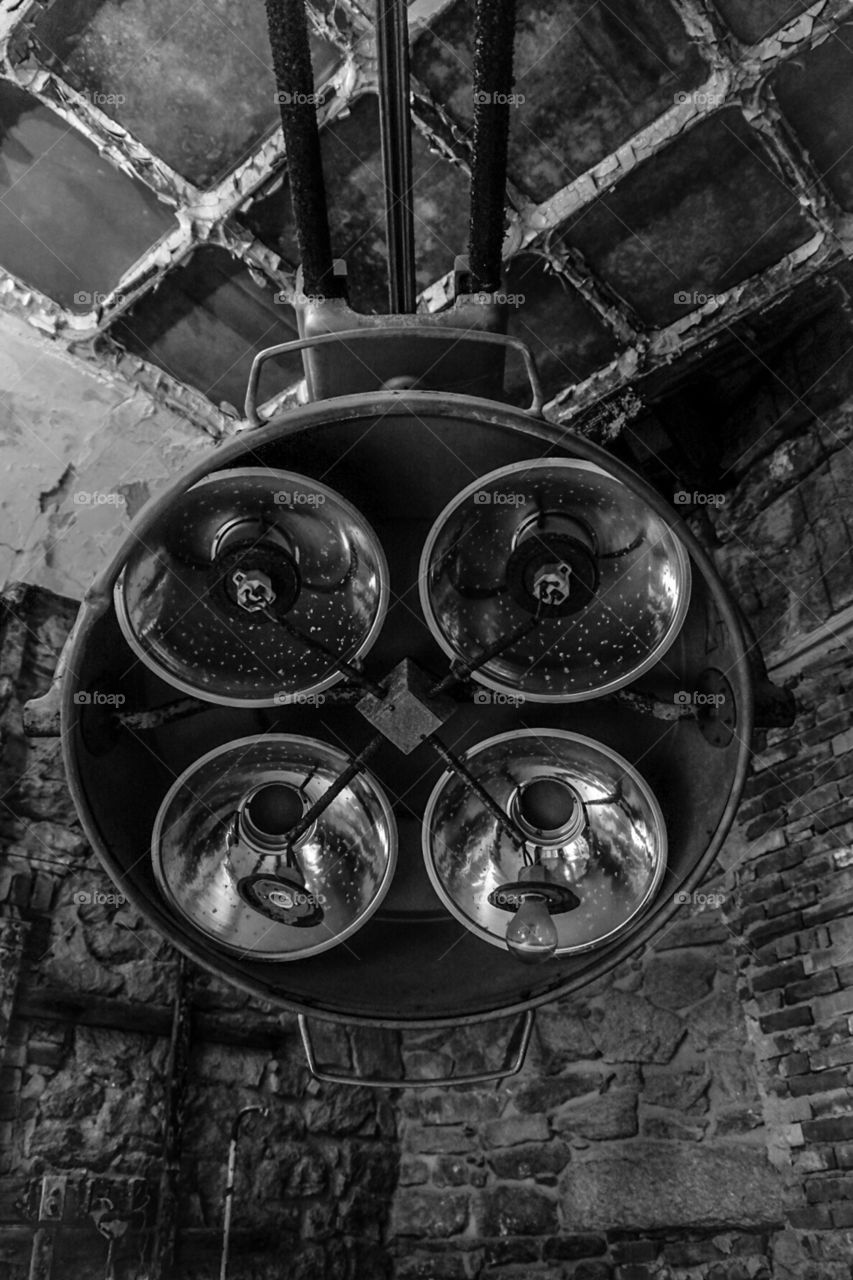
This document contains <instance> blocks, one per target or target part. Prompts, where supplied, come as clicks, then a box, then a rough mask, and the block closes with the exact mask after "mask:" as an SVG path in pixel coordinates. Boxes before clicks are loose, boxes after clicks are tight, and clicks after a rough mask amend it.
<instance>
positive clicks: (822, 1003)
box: [812, 991, 853, 1022]
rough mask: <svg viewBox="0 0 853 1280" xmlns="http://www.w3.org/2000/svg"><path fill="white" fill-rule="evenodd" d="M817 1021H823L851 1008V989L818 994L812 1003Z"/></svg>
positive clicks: (847, 1011)
mask: <svg viewBox="0 0 853 1280" xmlns="http://www.w3.org/2000/svg"><path fill="white" fill-rule="evenodd" d="M812 1008H813V1009H814V1015H815V1018H816V1019H817V1021H819V1022H824V1021H826V1019H827V1018H834V1017H836V1016H837V1015H838V1014H839V1013H850V1012H851V1010H853V991H835V992H833V993H832V995H828V996H818V997H817V998H816V999H815V1001H814V1002H813V1004H812Z"/></svg>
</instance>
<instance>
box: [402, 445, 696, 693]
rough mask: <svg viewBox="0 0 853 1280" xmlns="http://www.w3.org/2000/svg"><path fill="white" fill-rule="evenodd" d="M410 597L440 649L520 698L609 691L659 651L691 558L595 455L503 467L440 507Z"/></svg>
mask: <svg viewBox="0 0 853 1280" xmlns="http://www.w3.org/2000/svg"><path fill="white" fill-rule="evenodd" d="M420 595H421V605H422V608H423V611H424V615H425V617H426V620H427V623H428V625H429V628H430V630H431V631H432V633H433V635H434V636H435V638H436V640H437V641H438V643H439V644H440V645H441V647H442V649H443V650H444V651H445V653H446V654H448V656H450V657H452V658H454V659H455V660H457V661H462V662H467V661H473V660H474V659H475V658H476V657H477V655H478V654H481V653H483V652H484V651H485V650H489V649H492V648H493V647H494V646H496V645H498V644H499V643H500V642H501V641H502V640H504V639H506V638H507V637H512V636H513V635H515V634H516V633H518V634H519V638H518V639H517V640H516V641H515V642H514V643H513V644H511V645H510V646H509V647H508V648H506V649H504V650H503V651H502V652H500V653H499V654H498V655H497V656H495V657H493V658H491V659H490V660H489V661H488V662H487V663H485V664H484V665H483V666H481V667H480V668H479V669H478V670H476V671H475V672H474V679H475V680H478V681H479V682H480V683H481V684H484V685H486V686H487V687H489V688H491V689H496V690H499V691H501V692H506V693H514V694H520V695H522V696H523V697H524V698H525V699H527V700H528V701H531V702H551V701H559V702H573V701H580V700H581V699H585V698H592V697H597V696H600V695H602V694H605V693H610V692H612V691H613V690H615V689H620V688H622V687H623V686H624V685H626V684H628V683H630V681H632V680H635V679H637V678H638V677H639V676H640V675H642V674H643V673H644V672H645V671H647V670H648V669H649V668H650V667H652V666H654V665H655V664H656V663H657V662H659V661H660V659H661V658H662V657H663V656H664V654H665V653H666V651H667V650H668V649H669V647H670V645H671V644H672V643H673V641H674V640H675V638H676V636H677V635H678V632H679V630H680V628H681V625H682V623H683V621H684V618H685V615H686V613H687V608H688V605H689V602H690V561H689V558H688V555H687V553H686V551H685V550H684V548H683V547H682V545H681V542H680V540H679V539H678V538H677V537H676V536H675V534H674V533H673V531H672V530H671V529H670V527H669V525H668V524H667V523H666V521H665V520H664V519H663V517H662V516H661V515H659V514H658V513H657V512H656V511H655V510H653V508H652V507H651V506H649V505H648V504H647V503H646V502H644V500H643V498H642V496H641V495H639V494H637V493H635V492H633V491H632V490H631V489H629V487H628V486H627V485H626V484H624V483H623V482H622V481H621V480H619V479H617V478H616V477H615V476H612V475H609V474H608V473H607V472H605V471H603V470H602V469H601V468H600V467H598V466H596V465H595V464H594V463H590V462H583V461H576V460H574V459H568V458H542V459H534V460H532V461H528V462H519V463H514V464H512V465H510V466H505V467H500V468H499V469H498V470H497V471H492V472H490V473H489V474H488V475H485V476H483V477H482V478H481V479H479V480H476V481H474V482H473V483H472V484H470V485H468V487H467V488H466V489H463V490H462V492H461V493H459V494H457V496H456V497H455V498H454V499H453V500H452V501H451V502H450V503H448V505H447V506H446V507H445V508H444V510H443V511H442V513H441V515H440V516H439V517H438V519H437V520H436V522H435V524H434V525H433V527H432V530H431V531H430V534H429V537H428V538H427V541H426V544H425V546H424V550H423V555H422V557H421V566H420Z"/></svg>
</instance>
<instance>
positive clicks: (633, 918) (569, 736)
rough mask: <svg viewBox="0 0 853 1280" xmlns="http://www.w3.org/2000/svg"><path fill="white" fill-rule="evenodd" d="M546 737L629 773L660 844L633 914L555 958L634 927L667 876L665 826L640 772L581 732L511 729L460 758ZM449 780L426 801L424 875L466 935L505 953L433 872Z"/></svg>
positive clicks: (602, 942)
mask: <svg viewBox="0 0 853 1280" xmlns="http://www.w3.org/2000/svg"><path fill="white" fill-rule="evenodd" d="M546 734H547V736H548V737H550V738H562V739H563V740H568V741H571V742H582V743H583V744H584V746H589V747H594V748H595V750H596V751H600V752H601V754H602V755H605V756H608V757H609V759H611V760H613V761H614V762H615V763H617V764H618V765H619V766H620V768H623V769H624V771H625V772H626V773H627V774H629V776H630V777H631V778H632V779H633V781H634V782H635V783H636V784H637V786H638V788H639V790H640V791H641V793H642V794H643V796H644V797H645V799H646V801H647V803H648V804H649V807H650V809H651V811H652V814H653V817H654V820H655V824H656V827H657V831H658V834H659V837H660V843H661V850H660V858H659V860H658V864H657V866H656V868H655V872H654V875H653V877H652V879H651V881H650V883H649V886H648V888H647V889H646V892H645V894H644V895H643V898H642V900H641V902H640V903H639V905H638V906H637V907H635V909H634V911H633V913H632V914H631V915H630V916H629V917H628V919H627V920H623V922H622V924H620V925H617V926H616V928H615V929H611V931H610V933H607V934H605V935H604V937H603V938H598V939H597V940H596V941H595V942H584V943H581V944H580V945H578V946H574V947H558V948H557V950H556V951H555V952H554V954H555V956H557V957H562V956H574V955H580V954H582V953H583V952H587V951H594V950H597V949H598V948H599V947H603V946H607V945H608V943H610V942H616V941H617V940H618V939H619V938H621V937H622V936H623V935H624V934H626V933H627V932H628V930H629V929H630V928H631V926H632V925H634V924H635V923H636V922H637V920H638V919H640V918H641V917H642V915H643V914H644V912H645V911H646V908H647V907H648V906H649V905H650V904H651V902H652V901H653V899H654V897H655V896H656V894H657V891H658V889H659V888H660V883H661V880H663V877H664V875H665V874H666V868H667V831H666V823H665V822H664V817H663V812H662V810H661V807H660V804H659V803H658V798H657V796H656V795H655V793H654V792H653V791H652V789H651V787H650V786H649V784H648V783H647V782H646V780H645V778H644V777H643V775H642V774H641V773H640V772H639V770H638V769H636V768H635V766H634V765H632V764H631V762H630V760H626V759H625V757H624V756H621V755H620V754H619V752H618V751H614V750H613V748H612V747H608V746H607V745H606V744H605V743H603V742H597V741H596V739H595V738H588V737H586V735H585V734H582V733H572V732H571V730H569V729H518V730H516V729H510V730H508V731H507V732H506V733H497V734H494V735H493V736H492V737H491V738H484V739H483V741H482V742H478V743H476V745H475V746H473V747H472V748H471V749H470V751H467V752H466V753H465V756H464V757H463V759H464V760H465V761H466V762H467V761H469V760H471V759H472V758H473V757H475V756H477V755H479V753H480V752H481V751H485V750H486V748H487V747H492V746H495V745H496V744H497V743H499V742H509V741H510V740H517V739H519V738H539V737H542V736H543V735H546ZM452 777H454V773H453V770H452V769H445V771H444V773H443V774H442V775H441V777H440V778H439V779H438V781H437V782H436V784H435V786H434V787H433V789H432V792H431V793H430V797H429V800H428V801H427V804H426V808H425V810H424V819H423V828H422V831H421V848H422V851H423V856H424V863H425V865H426V870H427V875H428V876H429V878H430V883H431V884H432V887H433V888H434V889H435V891H436V893H437V894H438V896H439V898H441V901H442V902H443V903H444V905H445V906H446V907H447V909H448V911H449V912H450V913H451V915H452V916H454V917H455V918H456V919H457V920H458V921H459V923H460V924H461V925H463V927H464V928H466V929H467V930H468V932H469V933H473V934H474V935H475V936H476V937H478V938H480V939H481V940H482V941H483V942H488V943H490V944H491V946H493V947H498V948H500V950H502V951H505V950H506V943H505V942H504V941H503V940H502V939H501V938H497V937H495V935H494V934H493V933H491V932H490V931H489V930H488V929H484V928H482V926H481V925H478V924H477V923H476V921H473V920H472V919H471V918H470V916H466V915H465V913H464V912H463V911H462V910H461V909H460V908H459V907H458V906H457V904H456V903H455V902H454V900H453V898H451V897H450V895H449V894H448V893H447V891H446V889H445V887H444V885H443V883H442V881H441V880H440V879H439V876H438V872H437V871H436V868H435V863H434V859H433V858H432V854H431V849H430V843H431V841H430V833H431V830H432V817H433V814H434V812H435V806H436V804H437V803H438V800H439V796H440V794H441V791H442V789H443V787H444V785H445V783H446V782H447V780H448V779H449V778H452Z"/></svg>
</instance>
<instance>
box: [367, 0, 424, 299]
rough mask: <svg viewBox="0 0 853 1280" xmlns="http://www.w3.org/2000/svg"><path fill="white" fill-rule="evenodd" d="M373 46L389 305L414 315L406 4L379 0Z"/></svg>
mask: <svg viewBox="0 0 853 1280" xmlns="http://www.w3.org/2000/svg"><path fill="white" fill-rule="evenodd" d="M376 43H377V55H378V59H379V127H380V131H381V135H382V178H383V185H384V187H385V227H386V234H387V237H388V300H389V303H390V306H391V311H392V312H394V313H403V312H413V311H414V310H415V303H416V283H415V227H414V212H413V208H412V124H411V115H410V112H409V23H408V15H407V8H406V0H377V3H376Z"/></svg>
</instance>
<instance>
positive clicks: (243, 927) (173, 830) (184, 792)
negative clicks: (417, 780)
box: [151, 734, 397, 960]
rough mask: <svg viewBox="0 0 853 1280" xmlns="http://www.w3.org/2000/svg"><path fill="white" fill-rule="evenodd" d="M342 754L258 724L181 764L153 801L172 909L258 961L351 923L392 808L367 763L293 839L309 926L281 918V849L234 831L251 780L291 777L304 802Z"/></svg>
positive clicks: (391, 836) (367, 906) (381, 879)
mask: <svg viewBox="0 0 853 1280" xmlns="http://www.w3.org/2000/svg"><path fill="white" fill-rule="evenodd" d="M347 764H348V758H347V756H346V755H344V753H343V752H342V751H339V750H337V749H336V748H335V747H330V746H328V745H327V744H326V743H324V742H318V741H317V740H316V739H314V738H303V737H297V736H292V737H291V736H288V735H287V734H266V735H264V736H263V737H252V738H242V739H240V740H238V741H236V742H229V743H227V744H226V745H225V746H222V747H217V748H216V750H215V751H210V752H208V753H207V755H204V756H202V758H201V759H200V760H197V761H196V762H195V763H194V764H193V765H191V766H190V767H189V769H187V770H186V771H185V772H184V773H183V774H181V776H180V778H178V779H177V781H176V782H175V784H174V785H173V786H172V787H171V789H170V790H169V792H168V794H167V795H166V797H165V799H164V800H163V803H162V805H161V806H160V811H159V813H158V814H157V819H156V821H155V824H154V834H153V838H152V846H151V848H152V857H153V860H154V874H155V876H156V877H157V883H158V884H159V886H160V888H161V890H162V891H163V894H164V895H165V897H166V898H167V899H168V900H169V901H170V902H171V904H172V906H173V907H174V909H175V910H176V911H177V912H178V913H179V914H180V915H181V916H183V917H184V919H185V920H187V921H188V922H189V924H190V925H191V926H192V927H193V928H195V929H199V930H201V932H202V933H204V934H206V935H207V936H208V937H210V938H213V939H214V940H215V941H216V942H217V943H218V945H219V946H221V947H225V948H227V949H228V950H229V951H233V952H237V953H239V954H241V955H246V956H251V957H252V958H253V959H256V960H300V959H304V958H305V957H306V956H313V955H317V954H318V953H319V952H321V951H328V949H329V948H330V947H335V946H337V945H338V944H339V943H341V942H343V941H344V939H346V938H348V937H350V935H351V934H353V933H355V931H356V930H357V929H359V928H361V926H362V925H363V924H364V923H365V922H366V921H367V920H368V919H369V918H370V916H372V915H373V913H374V911H375V910H376V909H377V907H378V906H379V905H380V903H381V902H382V899H383V898H384V896H385V894H386V892H387V890H388V886H389V885H390V883H391V878H392V876H393V874H394V867H395V864H396V860H397V834H396V831H397V829H396V824H395V822H394V816H393V814H392V812H391V807H390V805H389V804H388V801H387V799H386V797H385V794H384V792H383V790H382V788H381V787H380V786H379V785H378V784H377V783H376V781H375V779H373V778H372V777H371V776H370V775H369V774H367V773H361V774H360V775H359V776H358V777H357V778H355V779H354V780H353V781H352V783H351V784H350V785H349V786H348V787H346V788H345V790H343V791H342V792H341V793H340V794H339V795H338V796H337V797H336V798H335V799H334V800H333V802H332V803H331V805H329V807H328V808H327V809H326V810H325V811H324V812H323V813H322V814H321V815H320V817H319V818H318V819H317V821H316V822H315V823H314V825H313V827H312V828H311V829H309V831H308V832H307V833H306V835H305V837H304V838H303V839H302V840H299V841H297V842H295V849H294V857H295V860H296V863H297V865H298V868H299V871H300V872H301V878H303V879H304V896H305V898H306V899H307V900H309V901H310V903H311V904H312V905H316V907H317V908H319V910H318V911H317V912H316V913H315V914H317V915H319V916H320V917H321V918H320V919H319V920H318V922H317V923H315V924H309V926H308V927H307V928H306V927H295V925H294V924H293V923H284V922H283V917H284V911H283V909H282V899H283V898H284V897H285V894H286V888H281V887H279V889H278V891H276V889H275V887H274V886H275V885H276V884H277V883H279V884H280V886H286V883H287V881H286V879H285V878H283V877H280V872H281V871H286V868H285V866H284V858H283V857H282V856H281V855H280V854H277V853H272V852H264V853H261V852H259V851H258V850H257V849H253V848H251V847H247V846H246V845H245V844H243V843H242V842H241V840H240V839H239V836H237V835H236V834H235V832H234V824H235V817H236V814H237V811H238V808H239V807H240V805H241V803H242V802H243V801H244V800H245V799H246V798H247V797H250V796H252V795H253V794H256V793H257V792H258V789H259V788H265V787H275V786H279V787H281V788H282V789H285V788H292V789H293V791H294V793H297V794H299V795H300V796H301V797H302V798H303V800H304V804H305V806H306V808H307V807H308V806H310V805H311V804H313V803H314V802H315V801H316V800H317V799H318V798H319V797H320V796H321V795H322V794H323V792H324V791H325V790H326V788H327V787H329V786H330V785H331V783H333V782H334V781H335V779H336V778H337V776H338V775H339V774H340V773H342V772H343V770H344V769H345V768H346V766H347ZM259 889H260V892H259ZM250 890H252V891H253V892H252V893H251V894H250ZM288 896H289V895H288ZM309 918H310V917H309Z"/></svg>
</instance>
